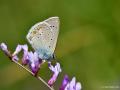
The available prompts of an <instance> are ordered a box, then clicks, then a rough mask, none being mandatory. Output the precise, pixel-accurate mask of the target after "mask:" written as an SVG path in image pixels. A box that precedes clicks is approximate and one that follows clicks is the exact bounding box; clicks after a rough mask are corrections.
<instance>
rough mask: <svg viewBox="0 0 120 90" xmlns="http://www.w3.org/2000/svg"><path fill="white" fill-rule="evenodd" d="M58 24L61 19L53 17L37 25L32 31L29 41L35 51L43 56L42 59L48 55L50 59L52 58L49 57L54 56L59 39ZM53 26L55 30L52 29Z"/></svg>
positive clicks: (28, 37) (28, 36)
mask: <svg viewBox="0 0 120 90" xmlns="http://www.w3.org/2000/svg"><path fill="white" fill-rule="evenodd" d="M58 22H59V19H57V18H53V17H52V18H49V19H47V20H45V21H43V22H40V23H37V24H35V25H34V26H33V27H32V28H31V29H30V31H29V33H28V35H27V40H28V42H29V43H30V44H31V45H32V47H33V48H34V49H35V51H39V54H41V55H40V56H41V57H40V58H42V57H44V55H46V54H48V55H47V56H48V58H49V57H50V56H49V55H53V53H54V50H55V47H56V42H57V37H58V28H59V26H58V25H59V23H58ZM56 23H57V24H56ZM51 25H54V27H55V28H52V27H51ZM42 59H44V58H42Z"/></svg>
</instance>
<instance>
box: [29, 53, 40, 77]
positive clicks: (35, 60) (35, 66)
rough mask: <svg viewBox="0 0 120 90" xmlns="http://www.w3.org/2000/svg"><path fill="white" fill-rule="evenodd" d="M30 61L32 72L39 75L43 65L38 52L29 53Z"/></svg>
mask: <svg viewBox="0 0 120 90" xmlns="http://www.w3.org/2000/svg"><path fill="white" fill-rule="evenodd" d="M28 60H29V67H30V69H31V70H32V72H33V73H34V74H35V75H37V73H38V70H39V68H40V65H41V63H42V60H41V59H39V57H38V54H37V53H36V52H34V53H33V52H29V53H28Z"/></svg>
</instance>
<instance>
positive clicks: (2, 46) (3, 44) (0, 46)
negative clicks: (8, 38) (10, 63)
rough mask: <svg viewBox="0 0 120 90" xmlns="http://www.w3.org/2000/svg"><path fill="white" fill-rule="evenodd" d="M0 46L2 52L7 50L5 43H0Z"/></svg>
mask: <svg viewBox="0 0 120 90" xmlns="http://www.w3.org/2000/svg"><path fill="white" fill-rule="evenodd" d="M0 48H1V49H2V50H3V51H4V52H8V49H7V45H6V44H5V43H1V45H0Z"/></svg>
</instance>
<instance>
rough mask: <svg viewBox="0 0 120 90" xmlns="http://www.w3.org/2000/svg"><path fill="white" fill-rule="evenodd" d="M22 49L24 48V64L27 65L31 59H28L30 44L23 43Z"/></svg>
mask: <svg viewBox="0 0 120 90" xmlns="http://www.w3.org/2000/svg"><path fill="white" fill-rule="evenodd" d="M22 49H23V58H22V64H23V65H27V64H28V62H29V60H28V46H27V45H23V46H22Z"/></svg>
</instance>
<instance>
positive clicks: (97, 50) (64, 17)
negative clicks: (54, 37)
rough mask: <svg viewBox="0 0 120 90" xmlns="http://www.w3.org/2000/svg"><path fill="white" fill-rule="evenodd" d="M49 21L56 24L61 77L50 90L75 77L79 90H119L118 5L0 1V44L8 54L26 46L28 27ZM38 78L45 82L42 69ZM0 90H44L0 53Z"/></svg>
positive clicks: (103, 0) (79, 0) (117, 0)
mask: <svg viewBox="0 0 120 90" xmlns="http://www.w3.org/2000/svg"><path fill="white" fill-rule="evenodd" d="M51 16H58V17H60V21H61V23H60V34H59V37H58V43H57V47H56V51H55V52H56V55H57V57H58V58H59V61H60V63H61V64H62V69H63V72H62V73H61V74H60V76H59V78H58V80H57V82H56V83H55V86H54V87H55V89H56V90H58V88H59V86H60V84H61V81H62V78H63V76H64V74H68V75H69V76H70V78H72V77H73V76H76V78H77V81H80V82H81V83H82V87H83V90H119V89H120V88H116V87H120V86H119V85H120V0H0V42H5V43H7V45H8V46H9V48H10V50H11V51H14V49H15V47H16V46H17V44H26V43H27V44H28V42H27V40H26V34H27V33H28V30H29V29H30V27H31V26H32V25H34V24H35V23H37V22H39V21H43V20H44V19H47V18H48V17H51ZM29 47H30V45H29ZM39 75H40V76H41V77H42V78H44V79H45V80H46V81H47V80H48V79H49V78H50V76H51V72H50V71H49V70H48V67H47V64H46V65H43V66H42V67H41V70H40V72H39ZM105 86H108V87H109V86H113V87H114V88H107V89H106V88H102V87H105ZM0 90H49V89H48V88H47V87H46V86H45V85H44V84H43V83H41V82H40V81H38V80H36V79H35V78H34V77H32V76H31V75H29V74H28V73H27V72H26V71H24V70H23V69H21V68H19V67H18V66H17V65H15V64H14V63H11V62H10V61H9V59H8V58H7V57H6V56H5V55H4V54H3V53H2V52H0Z"/></svg>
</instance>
